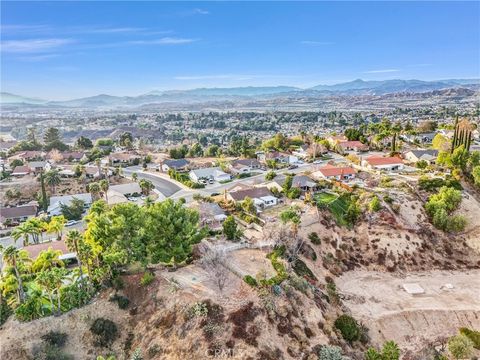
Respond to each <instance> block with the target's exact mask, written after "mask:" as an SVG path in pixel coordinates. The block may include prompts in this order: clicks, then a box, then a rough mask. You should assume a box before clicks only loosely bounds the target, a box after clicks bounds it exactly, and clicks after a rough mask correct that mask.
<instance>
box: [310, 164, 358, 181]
mask: <svg viewBox="0 0 480 360" xmlns="http://www.w3.org/2000/svg"><path fill="white" fill-rule="evenodd" d="M356 173H357V171H356V170H355V169H354V168H352V167H350V166H334V165H329V164H327V165H325V166H323V167H321V168H320V169H318V171H315V172H314V173H313V174H312V177H314V178H316V179H318V180H321V179H327V180H352V179H354V178H355V174H356Z"/></svg>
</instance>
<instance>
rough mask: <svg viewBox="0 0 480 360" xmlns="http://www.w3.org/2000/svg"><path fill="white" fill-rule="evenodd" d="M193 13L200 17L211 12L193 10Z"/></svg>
mask: <svg viewBox="0 0 480 360" xmlns="http://www.w3.org/2000/svg"><path fill="white" fill-rule="evenodd" d="M193 13H194V14H198V15H208V14H210V11H208V10H204V9H193Z"/></svg>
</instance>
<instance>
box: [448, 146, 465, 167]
mask: <svg viewBox="0 0 480 360" xmlns="http://www.w3.org/2000/svg"><path fill="white" fill-rule="evenodd" d="M468 157H469V153H468V150H467V149H465V146H464V145H460V146H459V147H457V148H456V149H455V150H454V151H453V153H452V157H451V161H452V165H453V166H454V167H456V168H458V169H462V170H464V171H465V169H466V167H467V161H468Z"/></svg>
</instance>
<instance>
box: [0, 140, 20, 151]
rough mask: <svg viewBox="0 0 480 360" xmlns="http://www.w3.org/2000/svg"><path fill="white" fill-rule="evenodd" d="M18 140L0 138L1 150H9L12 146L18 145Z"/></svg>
mask: <svg viewBox="0 0 480 360" xmlns="http://www.w3.org/2000/svg"><path fill="white" fill-rule="evenodd" d="M17 143H18V141H17V140H10V141H3V140H0V151H1V152H8V151H9V150H10V149H11V148H13V147H14V146H15V145H17Z"/></svg>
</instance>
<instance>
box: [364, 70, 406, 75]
mask: <svg viewBox="0 0 480 360" xmlns="http://www.w3.org/2000/svg"><path fill="white" fill-rule="evenodd" d="M399 71H400V70H399V69H379V70H369V71H364V72H363V73H364V74H385V73H394V72H399Z"/></svg>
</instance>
